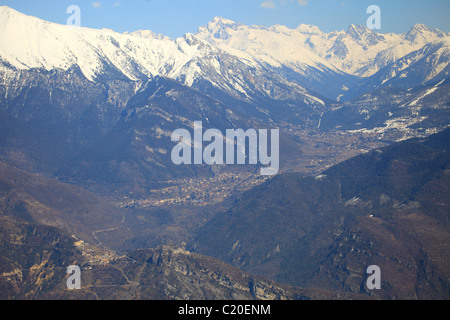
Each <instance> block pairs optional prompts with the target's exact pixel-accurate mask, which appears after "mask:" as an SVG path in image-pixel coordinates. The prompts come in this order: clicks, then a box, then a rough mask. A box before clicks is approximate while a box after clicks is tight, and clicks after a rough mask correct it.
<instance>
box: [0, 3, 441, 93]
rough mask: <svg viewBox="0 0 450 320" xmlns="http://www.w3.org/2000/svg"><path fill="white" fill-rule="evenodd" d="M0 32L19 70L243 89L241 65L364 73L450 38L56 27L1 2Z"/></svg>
mask: <svg viewBox="0 0 450 320" xmlns="http://www.w3.org/2000/svg"><path fill="white" fill-rule="evenodd" d="M0 34H1V37H0V61H1V60H2V61H4V62H6V63H8V64H10V65H12V66H13V67H15V68H17V69H20V70H26V69H30V68H45V69H47V70H51V69H54V68H60V69H63V70H67V69H69V68H70V67H72V66H74V65H76V66H78V67H79V68H80V69H81V71H82V72H83V74H84V75H85V76H86V77H87V78H88V79H89V80H92V81H95V79H96V77H97V76H99V75H101V74H103V73H107V72H109V73H111V71H114V72H116V73H117V74H121V75H124V76H126V77H127V78H129V79H131V80H137V79H141V78H145V77H151V76H164V77H169V78H172V79H176V80H179V81H181V82H183V83H184V84H186V85H192V84H193V83H194V82H195V81H196V80H198V79H206V80H207V81H210V82H211V83H213V85H216V86H218V87H221V88H225V87H229V88H233V89H235V90H238V91H240V92H242V93H243V94H245V93H246V90H247V89H246V88H245V83H244V80H245V79H244V78H248V75H247V76H246V77H244V76H242V72H241V71H242V70H243V69H244V68H247V70H250V69H252V70H259V71H260V73H259V74H266V73H267V72H268V71H270V70H272V69H270V68H275V69H276V68H280V69H282V68H288V69H289V70H293V71H294V72H296V73H298V74H299V75H300V76H302V77H310V78H311V79H314V77H315V76H314V75H311V70H315V72H318V73H322V74H330V73H335V74H347V73H348V74H351V75H357V76H363V77H368V76H371V75H373V74H375V73H377V72H378V71H379V70H381V69H382V68H384V67H386V66H387V65H389V64H391V63H393V62H395V61H398V60H399V59H401V58H402V57H405V56H407V55H408V54H410V53H411V52H415V51H418V50H420V49H422V48H424V47H425V46H426V45H427V44H430V43H433V42H441V43H443V44H444V46H445V48H444V49H445V50H448V48H449V46H448V44H449V43H450V41H449V39H450V36H449V34H448V33H443V32H441V31H439V30H437V29H431V28H428V27H426V26H424V25H416V26H414V27H413V28H412V29H411V30H410V31H409V32H408V33H407V34H405V35H398V34H378V33H376V32H373V31H371V30H368V29H367V28H366V27H365V26H355V25H351V26H350V27H349V28H348V30H347V31H336V32H330V33H324V32H322V31H321V30H320V29H319V28H318V27H315V26H309V25H304V24H302V25H300V26H299V27H298V28H296V29H289V28H287V27H285V26H282V25H276V26H272V27H263V26H246V25H243V24H240V23H237V22H234V21H231V20H228V19H225V18H219V17H218V18H214V19H213V20H212V21H211V22H210V23H208V24H207V25H206V26H203V27H200V28H199V30H198V32H197V33H196V34H186V35H185V36H184V37H181V38H178V39H170V38H168V37H165V36H163V35H157V34H155V33H153V32H152V31H149V30H140V31H135V32H131V33H123V34H122V33H118V32H114V31H112V30H108V29H101V30H96V29H89V28H75V27H70V26H66V25H60V24H56V23H51V22H47V21H44V20H41V19H38V18H36V17H32V16H28V15H25V14H22V13H19V12H17V11H15V10H13V9H11V8H9V7H6V6H1V7H0ZM224 61H226V63H224ZM233 67H234V70H233ZM240 74H241V75H240ZM316 74H317V73H316ZM318 78H320V77H318Z"/></svg>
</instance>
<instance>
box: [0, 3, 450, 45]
mask: <svg viewBox="0 0 450 320" xmlns="http://www.w3.org/2000/svg"><path fill="white" fill-rule="evenodd" d="M0 5H7V6H9V7H11V8H14V9H16V10H18V11H20V12H23V13H26V14H30V15H34V16H37V17H39V18H42V19H45V20H49V21H53V22H57V23H65V22H66V20H67V18H68V16H69V15H68V14H67V13H66V9H67V7H68V6H69V5H78V6H79V7H80V9H81V25H82V26H83V27H90V28H97V29H99V28H109V29H113V30H115V31H118V32H124V31H135V30H139V29H149V30H152V31H154V32H156V33H162V34H164V35H167V36H169V37H171V38H176V37H180V36H182V35H183V34H185V33H188V32H192V33H194V32H196V31H197V29H198V27H199V26H201V25H205V24H206V23H208V21H210V20H211V19H212V18H213V17H215V16H221V17H224V18H228V19H231V20H234V21H237V22H241V23H244V24H247V25H252V24H256V25H264V26H272V25H275V24H282V25H286V26H288V27H290V28H296V27H297V26H298V25H300V24H301V23H305V24H312V25H316V26H318V27H319V28H320V29H321V30H322V31H325V32H329V31H333V30H343V29H347V28H348V26H349V25H350V24H361V25H365V24H366V21H367V18H368V17H369V15H368V14H367V13H366V10H367V7H368V6H370V5H378V6H379V7H380V8H381V14H382V16H381V19H382V20H381V30H379V32H383V33H384V32H396V33H405V32H407V31H408V30H409V29H410V28H411V27H412V26H413V25H414V24H416V23H423V24H426V25H428V26H430V27H433V28H439V29H441V30H442V31H446V32H450V19H449V18H448V14H449V12H450V0H426V1H424V0H420V1H419V0H98V1H92V0H6V1H1V0H0Z"/></svg>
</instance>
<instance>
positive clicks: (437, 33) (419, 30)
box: [405, 23, 448, 42]
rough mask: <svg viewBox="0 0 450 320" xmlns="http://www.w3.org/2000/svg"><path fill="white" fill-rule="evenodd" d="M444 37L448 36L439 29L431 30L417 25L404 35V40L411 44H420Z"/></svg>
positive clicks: (422, 25) (419, 24)
mask: <svg viewBox="0 0 450 320" xmlns="http://www.w3.org/2000/svg"><path fill="white" fill-rule="evenodd" d="M446 36H448V35H446V34H445V33H444V32H442V31H441V30H439V29H433V28H431V27H428V26H426V25H424V24H421V23H417V24H415V25H414V26H412V27H411V29H410V30H409V31H408V32H407V33H406V34H405V39H406V40H408V41H411V42H420V41H431V40H435V39H436V38H445V37H446Z"/></svg>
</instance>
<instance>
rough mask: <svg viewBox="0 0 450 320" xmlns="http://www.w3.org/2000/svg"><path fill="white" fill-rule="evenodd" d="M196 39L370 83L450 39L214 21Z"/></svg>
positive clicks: (421, 30) (418, 29) (419, 31)
mask: <svg viewBox="0 0 450 320" xmlns="http://www.w3.org/2000/svg"><path fill="white" fill-rule="evenodd" d="M198 36H199V37H200V38H202V39H205V40H207V41H208V42H209V43H211V44H213V45H215V46H217V47H219V48H220V49H222V50H224V51H226V52H229V53H231V54H235V55H239V56H241V57H245V58H247V59H248V57H249V56H251V57H253V58H255V59H257V60H259V61H262V62H265V63H268V64H271V65H273V66H279V65H285V64H290V65H298V66H301V65H305V64H306V65H309V66H326V67H328V68H337V69H339V70H341V71H344V72H346V73H349V74H353V75H358V76H362V77H368V76H371V75H373V74H375V73H376V72H377V71H379V70H380V69H381V68H383V67H385V66H386V65H387V64H389V63H391V62H393V61H396V60H398V59H400V58H402V57H404V56H406V55H407V54H409V53H411V52H413V51H417V50H420V49H421V48H422V47H423V46H425V45H426V44H427V43H431V42H435V41H442V40H444V39H450V37H449V34H448V33H444V32H442V31H440V30H438V29H431V28H428V27H426V26H424V25H421V24H417V25H415V26H413V27H412V28H411V30H410V31H409V32H408V33H406V34H404V35H403V34H394V33H389V34H380V33H377V32H375V31H372V30H369V29H368V28H367V27H365V26H356V25H351V26H349V28H348V30H347V31H335V32H330V33H325V32H322V31H321V30H320V29H319V28H318V27H316V26H310V25H304V24H301V25H300V26H299V27H298V28H296V29H289V28H287V27H285V26H280V25H277V26H273V27H270V28H266V27H260V26H246V25H242V24H236V23H235V22H233V21H230V20H226V22H225V20H224V19H222V18H216V19H214V20H213V21H211V22H210V23H209V24H208V25H206V26H203V27H200V28H199V31H198Z"/></svg>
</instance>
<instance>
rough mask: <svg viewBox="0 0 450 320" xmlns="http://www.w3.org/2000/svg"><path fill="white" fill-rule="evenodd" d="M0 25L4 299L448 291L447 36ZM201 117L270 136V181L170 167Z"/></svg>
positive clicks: (251, 174)
mask: <svg viewBox="0 0 450 320" xmlns="http://www.w3.org/2000/svg"><path fill="white" fill-rule="evenodd" d="M0 33H1V34H2V36H1V37H0V221H1V223H0V229H1V233H0V235H1V238H0V241H1V246H0V248H1V250H0V268H1V269H0V287H1V288H2V290H0V291H1V292H0V298H2V299H48V298H55V297H56V298H64V299H71V298H75V299H76V298H79V299H109V298H113V299H119V298H121V299H189V298H190V299H330V298H335V299H340V298H341V299H367V298H376V299H439V298H441V299H442V298H444V299H448V298H449V296H448V292H449V282H448V281H449V280H448V279H449V274H450V271H449V265H448V261H449V259H448V257H447V255H446V252H449V250H448V244H449V239H450V238H449V232H448V228H449V225H448V212H449V210H448V206H449V203H448V199H450V197H449V190H448V185H449V181H448V169H449V168H448V167H449V163H448V161H449V159H448V141H450V140H449V129H448V127H449V125H450V113H449V107H450V87H449V86H450V82H449V61H450V51H449V49H450V34H449V33H446V32H442V31H440V30H438V29H432V28H429V27H427V26H425V25H421V24H417V25H414V26H413V27H412V28H411V29H410V30H409V31H408V32H407V33H405V34H394V33H385V34H382V33H378V32H375V31H373V30H369V29H368V28H367V27H365V26H358V25H350V26H349V27H348V29H347V30H342V31H333V32H329V33H326V32H322V31H321V30H320V29H319V28H318V27H316V26H310V25H304V24H302V25H300V26H299V27H298V28H296V29H290V28H287V27H285V26H281V25H276V26H272V27H265V26H255V25H253V26H247V25H244V24H241V23H238V22H234V21H231V20H228V19H225V18H222V17H216V18H214V19H213V20H212V21H210V22H209V23H208V24H206V25H205V26H201V27H200V28H199V29H198V31H197V32H196V33H189V34H186V35H184V36H183V37H180V38H177V39H171V38H169V37H166V36H164V35H159V34H155V33H154V32H152V31H150V30H139V31H135V32H126V33H118V32H115V31H113V30H109V29H101V30H96V29H90V28H84V27H81V28H78V27H71V26H66V25H60V24H56V23H52V22H48V21H44V20H41V19H39V18H36V17H32V16H28V15H25V14H22V13H20V12H18V11H15V10H13V9H11V8H9V7H6V6H0ZM195 121H202V124H203V129H204V130H207V129H218V130H220V131H221V132H225V131H226V130H227V129H244V130H247V129H279V130H280V174H279V175H277V176H274V177H268V178H267V179H266V178H261V177H260V176H259V175H258V172H259V169H260V165H236V166H233V165H215V166H208V165H192V166H189V165H181V166H177V165H175V164H173V163H172V161H171V150H172V148H173V147H174V146H175V144H174V142H173V141H172V139H171V135H172V132H174V131H175V130H177V129H186V130H188V131H191V130H192V129H193V126H194V122H195ZM149 248H153V249H149ZM15 252H16V253H17V257H16V258H14V254H15ZM112 252H113V253H112ZM98 257H101V258H98ZM105 261H106V262H105ZM74 263H75V264H80V265H82V266H83V270H84V271H83V272H86V275H87V278H86V279H87V281H88V282H87V283H88V284H87V285H86V287H85V288H83V290H81V291H80V292H77V293H69V292H68V291H67V290H65V287H64V278H65V276H66V274H65V270H63V269H64V267H65V266H66V265H67V264H74ZM371 264H377V265H379V266H380V267H381V268H382V270H383V283H382V286H383V288H384V290H382V291H370V290H367V288H366V287H365V286H364V283H365V280H366V278H367V275H366V274H365V269H367V267H368V266H369V265H371ZM156 284H157V286H156ZM157 287H158V288H159V289H156V288H157Z"/></svg>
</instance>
